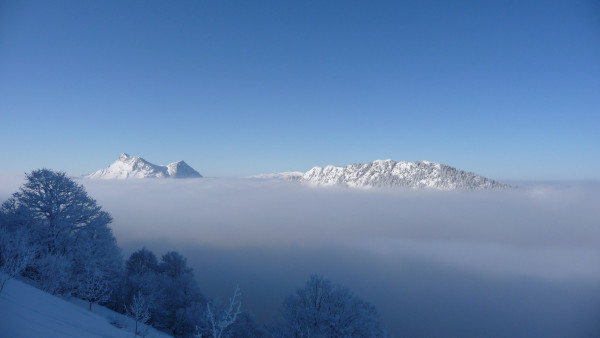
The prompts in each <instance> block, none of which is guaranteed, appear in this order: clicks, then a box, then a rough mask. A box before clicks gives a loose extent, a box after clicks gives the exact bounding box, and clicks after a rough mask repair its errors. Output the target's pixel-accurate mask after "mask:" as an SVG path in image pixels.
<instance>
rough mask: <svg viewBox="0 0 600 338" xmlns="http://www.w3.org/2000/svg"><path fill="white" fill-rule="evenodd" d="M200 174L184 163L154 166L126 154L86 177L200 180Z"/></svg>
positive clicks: (137, 157)
mask: <svg viewBox="0 0 600 338" xmlns="http://www.w3.org/2000/svg"><path fill="white" fill-rule="evenodd" d="M198 177H202V175H200V173H199V172H197V171H196V170H194V169H193V168H192V167H190V166H189V165H187V163H185V162H184V161H179V162H173V163H171V164H167V165H166V166H161V165H156V164H152V163H150V162H148V161H146V160H144V159H143V158H141V157H139V156H130V155H127V154H125V153H123V154H121V156H119V159H118V160H117V161H115V162H114V163H113V164H111V165H110V166H109V167H108V168H105V169H100V170H98V171H96V172H95V173H93V174H90V175H87V176H85V178H92V179H98V178H99V179H127V178H198Z"/></svg>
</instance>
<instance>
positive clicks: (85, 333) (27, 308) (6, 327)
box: [0, 279, 169, 338]
mask: <svg viewBox="0 0 600 338" xmlns="http://www.w3.org/2000/svg"><path fill="white" fill-rule="evenodd" d="M75 301H77V300H75ZM80 302H81V305H77V304H74V303H71V302H69V301H66V300H64V299H61V298H59V297H56V296H53V295H51V294H49V293H46V292H44V291H42V290H39V289H36V288H35V287H33V286H31V285H27V284H25V283H23V282H21V281H19V280H15V279H13V280H10V281H9V282H8V283H7V284H6V286H5V287H4V290H3V291H2V293H0V337H14V338H18V337H133V330H134V329H133V327H134V322H133V320H132V319H130V318H127V317H125V316H123V315H121V314H118V313H115V312H113V311H111V310H108V309H106V308H105V307H102V306H98V305H96V304H95V305H94V306H93V310H92V312H90V311H88V309H87V303H86V302H85V301H80ZM110 321H113V322H115V323H118V324H119V326H121V327H122V328H118V327H117V326H114V325H112V324H110ZM147 337H169V336H168V335H166V334H164V333H162V332H160V331H156V330H154V329H152V328H148V335H147Z"/></svg>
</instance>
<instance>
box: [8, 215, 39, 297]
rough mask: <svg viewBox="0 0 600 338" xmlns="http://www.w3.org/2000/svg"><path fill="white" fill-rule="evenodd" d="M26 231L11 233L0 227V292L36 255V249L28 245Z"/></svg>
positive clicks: (17, 230) (16, 230)
mask: <svg viewBox="0 0 600 338" xmlns="http://www.w3.org/2000/svg"><path fill="white" fill-rule="evenodd" d="M29 243H30V241H29V233H28V232H27V229H23V228H16V229H13V230H12V231H11V230H9V229H8V228H7V227H3V226H0V292H2V290H3V289H4V286H5V285H6V283H7V282H8V281H9V280H10V279H12V278H15V277H16V276H18V275H19V274H20V273H21V272H22V271H23V270H24V269H25V268H26V267H27V266H28V265H29V264H30V263H31V262H32V261H33V259H34V258H35V256H36V255H37V251H36V247H35V246H30V245H29Z"/></svg>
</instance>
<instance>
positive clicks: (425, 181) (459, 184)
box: [291, 160, 509, 190]
mask: <svg viewBox="0 0 600 338" xmlns="http://www.w3.org/2000/svg"><path fill="white" fill-rule="evenodd" d="M291 179H292V180H298V181H300V182H302V183H306V184H310V185H320V186H331V185H341V186H347V187H356V188H374V187H403V188H411V189H421V188H430V189H439V190H453V189H468V190H480V189H504V188H508V187H509V186H508V185H506V184H502V183H499V182H496V181H494V180H491V179H488V178H485V177H482V176H479V175H476V174H474V173H471V172H466V171H462V170H459V169H456V168H453V167H450V166H447V165H443V164H439V163H434V162H428V161H422V162H395V161H392V160H377V161H373V162H369V163H357V164H351V165H347V166H345V167H337V166H332V165H330V166H326V167H314V168H312V169H310V170H309V171H307V172H306V173H304V174H303V175H302V176H301V177H300V178H298V179H295V178H291Z"/></svg>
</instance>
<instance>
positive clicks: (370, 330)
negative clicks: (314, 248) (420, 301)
mask: <svg viewBox="0 0 600 338" xmlns="http://www.w3.org/2000/svg"><path fill="white" fill-rule="evenodd" d="M282 316H283V322H282V323H280V325H278V326H277V327H276V328H275V330H274V331H277V332H276V333H275V332H273V333H274V334H276V335H283V336H289V337H381V336H383V331H382V329H381V327H380V324H379V314H378V313H377V310H375V308H374V307H373V306H371V305H369V304H368V303H366V302H364V301H362V300H360V299H358V298H357V297H355V296H354V295H352V293H351V292H350V291H349V290H348V289H347V288H345V287H343V286H341V285H334V284H333V283H331V282H330V281H329V280H327V279H325V278H323V277H319V276H316V275H313V276H311V278H310V280H309V281H308V282H307V283H306V284H305V286H304V287H303V288H300V289H298V290H296V293H295V294H293V295H291V296H289V297H287V298H286V300H285V301H284V303H283V307H282Z"/></svg>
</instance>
